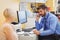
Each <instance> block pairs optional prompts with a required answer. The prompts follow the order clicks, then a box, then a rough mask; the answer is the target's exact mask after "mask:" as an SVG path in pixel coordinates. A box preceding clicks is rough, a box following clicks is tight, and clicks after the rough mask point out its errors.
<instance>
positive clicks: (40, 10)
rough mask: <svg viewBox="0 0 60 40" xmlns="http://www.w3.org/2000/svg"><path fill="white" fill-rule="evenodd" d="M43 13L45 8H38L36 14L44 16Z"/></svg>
mask: <svg viewBox="0 0 60 40" xmlns="http://www.w3.org/2000/svg"><path fill="white" fill-rule="evenodd" d="M45 13H46V10H44V9H39V10H38V14H39V15H40V16H44V15H45Z"/></svg>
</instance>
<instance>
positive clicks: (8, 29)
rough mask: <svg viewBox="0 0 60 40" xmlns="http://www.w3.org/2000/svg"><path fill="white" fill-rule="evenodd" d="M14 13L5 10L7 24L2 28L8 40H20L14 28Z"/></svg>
mask: <svg viewBox="0 0 60 40" xmlns="http://www.w3.org/2000/svg"><path fill="white" fill-rule="evenodd" d="M13 13H14V12H13V11H12V10H11V9H5V10H4V12H3V15H4V17H5V22H4V23H3V26H2V28H1V29H2V31H3V33H4V35H5V39H6V40H18V37H17V34H16V32H15V31H14V30H13V28H12V27H13V26H12V25H11V22H13V21H14V16H13V15H12V14H13Z"/></svg>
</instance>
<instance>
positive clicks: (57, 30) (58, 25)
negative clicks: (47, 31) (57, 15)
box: [56, 21, 60, 35]
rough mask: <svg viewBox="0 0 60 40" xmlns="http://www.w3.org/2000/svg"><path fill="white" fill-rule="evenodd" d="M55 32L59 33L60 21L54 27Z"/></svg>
mask: <svg viewBox="0 0 60 40" xmlns="http://www.w3.org/2000/svg"><path fill="white" fill-rule="evenodd" d="M56 34H57V35H60V21H58V24H57V27H56Z"/></svg>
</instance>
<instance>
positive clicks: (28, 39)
mask: <svg viewBox="0 0 60 40" xmlns="http://www.w3.org/2000/svg"><path fill="white" fill-rule="evenodd" d="M17 34H18V40H37V36H36V35H35V34H33V33H29V32H18V33H17Z"/></svg>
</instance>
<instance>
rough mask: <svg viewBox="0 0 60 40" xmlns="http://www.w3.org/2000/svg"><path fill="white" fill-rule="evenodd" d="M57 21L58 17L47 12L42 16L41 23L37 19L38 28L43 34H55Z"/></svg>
mask: <svg viewBox="0 0 60 40" xmlns="http://www.w3.org/2000/svg"><path fill="white" fill-rule="evenodd" d="M57 23H58V19H57V17H56V16H55V15H53V14H52V13H50V12H47V13H46V15H45V16H44V17H42V19H41V22H40V23H39V22H38V21H35V25H36V29H37V30H38V31H40V35H41V36H46V35H51V34H54V33H55V30H56V26H57ZM41 28H43V30H40V29H41Z"/></svg>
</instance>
